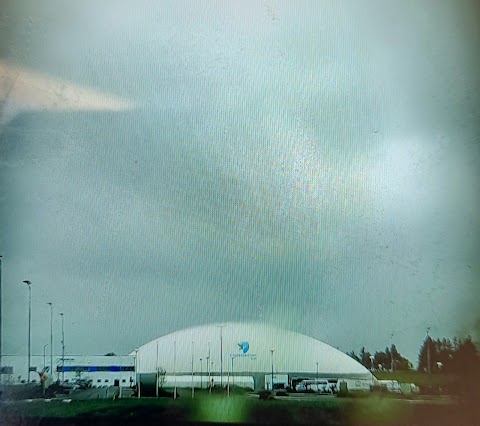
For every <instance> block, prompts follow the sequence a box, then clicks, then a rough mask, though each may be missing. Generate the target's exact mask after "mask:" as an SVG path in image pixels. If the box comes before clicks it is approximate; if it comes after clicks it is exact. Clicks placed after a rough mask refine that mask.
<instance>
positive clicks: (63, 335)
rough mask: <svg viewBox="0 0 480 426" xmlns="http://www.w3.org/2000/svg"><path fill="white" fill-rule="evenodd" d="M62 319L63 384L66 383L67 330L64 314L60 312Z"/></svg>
mask: <svg viewBox="0 0 480 426" xmlns="http://www.w3.org/2000/svg"><path fill="white" fill-rule="evenodd" d="M60 317H61V318H62V382H64V381H65V328H64V320H63V312H60Z"/></svg>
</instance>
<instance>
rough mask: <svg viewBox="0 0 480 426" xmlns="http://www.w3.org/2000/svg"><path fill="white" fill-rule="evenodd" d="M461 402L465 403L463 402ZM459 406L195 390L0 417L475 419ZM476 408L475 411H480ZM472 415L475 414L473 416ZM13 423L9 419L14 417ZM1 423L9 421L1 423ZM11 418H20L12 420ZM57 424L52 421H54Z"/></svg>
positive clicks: (13, 407) (0, 414)
mask: <svg viewBox="0 0 480 426" xmlns="http://www.w3.org/2000/svg"><path fill="white" fill-rule="evenodd" d="M465 407H466V406H465ZM465 407H464V408H463V409H462V408H461V403H459V402H458V401H453V400H448V399H443V400H436V401H421V400H417V401H413V402H412V401H409V400H404V399H395V398H389V397H385V396H379V395H376V396H375V395H372V396H369V397H365V398H332V397H318V398H316V399H313V400H310V399H305V400H302V399H299V398H293V397H292V398H285V399H282V400H267V401H264V400H259V399H253V398H248V397H246V396H232V397H229V398H227V397H226V396H221V395H208V394H199V395H196V397H195V399H193V400H192V399H191V398H189V397H186V396H185V397H183V398H180V399H178V400H176V401H174V400H173V399H167V398H160V399H155V398H146V399H140V400H138V399H123V400H116V401H113V400H87V401H72V402H70V403H64V402H61V401H51V402H44V401H41V400H40V401H33V402H26V401H17V402H11V403H2V404H1V406H0V418H3V419H4V420H5V419H10V420H11V419H42V423H45V424H49V419H50V420H52V419H55V418H57V419H62V418H63V419H66V420H68V419H79V420H81V421H82V420H83V421H84V422H83V423H82V422H80V423H81V424H87V423H88V424H96V422H101V423H102V424H117V425H118V424H137V423H142V424H158V423H162V422H163V423H177V422H192V423H199V422H205V423H217V422H220V423H245V424H327V425H330V424H333V425H370V424H371V425H392V424H395V425H402V424H412V423H417V424H422V426H424V425H429V424H435V425H437V426H438V425H444V424H445V425H446V424H449V425H451V424H455V425H458V424H475V423H471V421H473V417H472V418H470V417H468V418H467V419H466V420H463V418H464V417H465V416H467V415H469V413H470V412H472V406H470V405H469V406H468V407H467V408H465ZM478 411H479V410H478V409H477V410H476V413H477V415H478V414H480V413H479V412H478ZM475 418H477V417H475ZM14 423H15V422H14ZM5 424H10V423H8V421H7V423H5ZM15 424H23V423H21V422H16V423H15ZM56 424H58V421H57V423H56Z"/></svg>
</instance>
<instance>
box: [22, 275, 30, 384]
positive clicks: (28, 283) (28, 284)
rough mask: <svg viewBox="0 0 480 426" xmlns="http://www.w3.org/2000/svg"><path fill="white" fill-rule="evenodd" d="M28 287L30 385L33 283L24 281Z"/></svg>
mask: <svg viewBox="0 0 480 426" xmlns="http://www.w3.org/2000/svg"><path fill="white" fill-rule="evenodd" d="M23 282H24V283H25V284H27V286H28V375H27V377H28V383H30V361H31V357H32V353H31V344H32V283H31V282H30V281H28V280H24V281H23Z"/></svg>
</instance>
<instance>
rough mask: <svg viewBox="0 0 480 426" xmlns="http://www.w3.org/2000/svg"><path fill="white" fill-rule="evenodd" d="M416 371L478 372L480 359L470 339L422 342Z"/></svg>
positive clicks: (428, 338) (429, 339)
mask: <svg viewBox="0 0 480 426" xmlns="http://www.w3.org/2000/svg"><path fill="white" fill-rule="evenodd" d="M418 371H422V372H427V373H455V374H458V373H463V372H470V373H473V372H479V371H480V357H479V355H478V352H477V348H476V347H475V344H474V343H473V342H472V338H471V337H470V336H468V337H467V338H466V339H463V340H462V339H459V338H457V337H454V338H453V340H450V339H446V338H443V339H441V340H440V339H437V340H433V339H431V338H430V337H429V336H428V337H427V338H426V339H425V340H424V342H423V344H422V346H421V348H420V353H419V355H418Z"/></svg>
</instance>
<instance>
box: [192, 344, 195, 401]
mask: <svg viewBox="0 0 480 426" xmlns="http://www.w3.org/2000/svg"><path fill="white" fill-rule="evenodd" d="M194 395H195V384H194V383H193V342H192V399H193V397H194Z"/></svg>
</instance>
